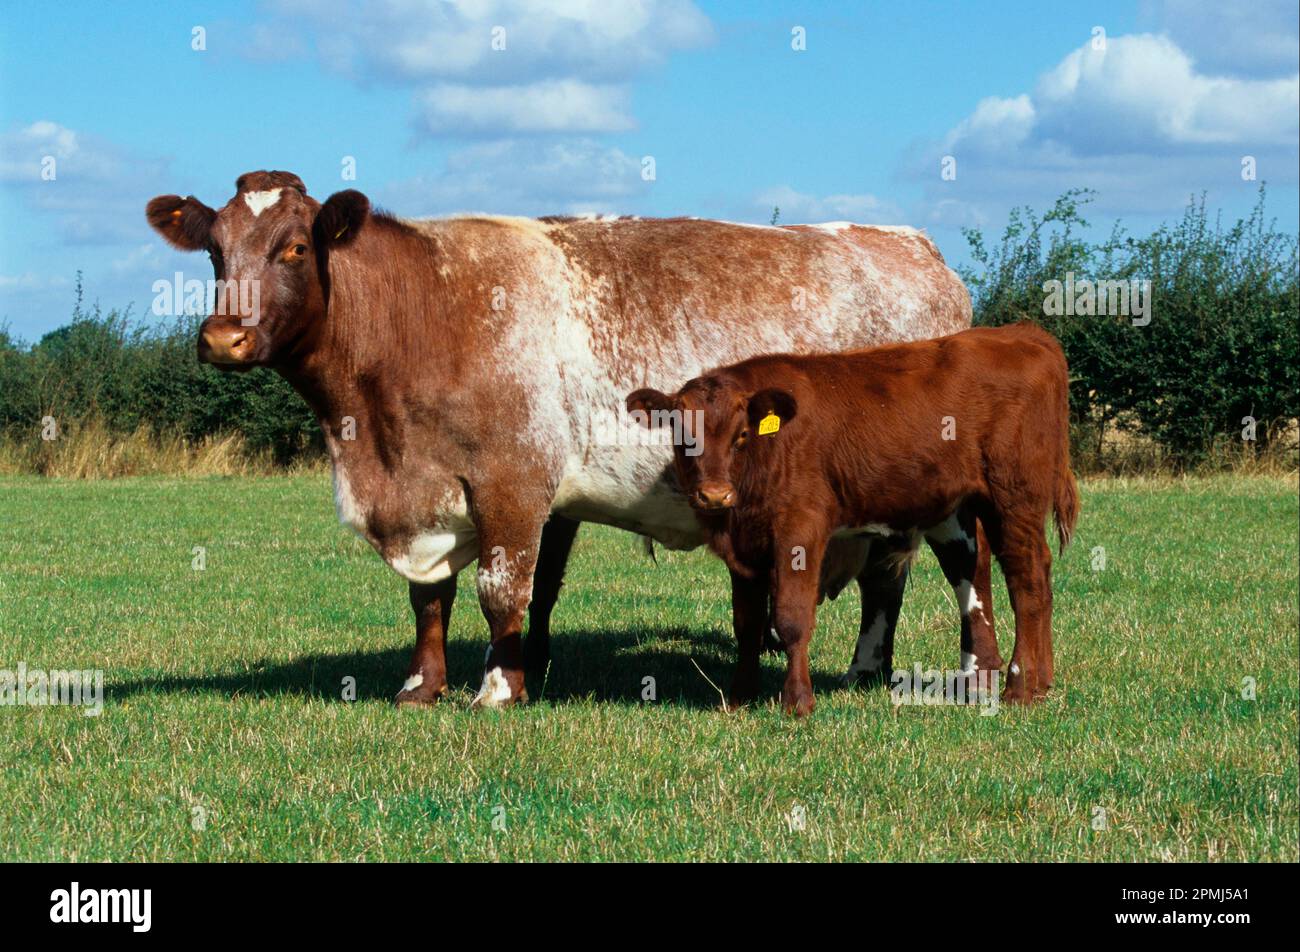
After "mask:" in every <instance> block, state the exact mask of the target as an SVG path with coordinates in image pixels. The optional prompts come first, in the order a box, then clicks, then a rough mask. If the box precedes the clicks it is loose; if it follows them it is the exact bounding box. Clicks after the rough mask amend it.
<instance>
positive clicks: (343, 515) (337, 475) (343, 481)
mask: <svg viewBox="0 0 1300 952" xmlns="http://www.w3.org/2000/svg"><path fill="white" fill-rule="evenodd" d="M333 470H334V511H335V512H336V513H338V517H339V522H341V523H343V525H345V526H348V527H349V528H351V529H352V531H353V532H356V533H358V534H360V535H365V533H366V513H365V510H364V509H362V508H361V503H360V502H358V501H357V497H356V496H354V495H353V494H352V484H351V483H349V482H348V474H347V472H346V471H345V470H344V469H343V467H342V466H340V465H339V464H338V462H335V463H334V466H333Z"/></svg>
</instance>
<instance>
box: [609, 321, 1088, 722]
mask: <svg viewBox="0 0 1300 952" xmlns="http://www.w3.org/2000/svg"><path fill="white" fill-rule="evenodd" d="M1068 396H1069V393H1068V376H1067V368H1066V363H1065V355H1064V354H1063V353H1062V351H1061V347H1060V345H1059V344H1058V343H1057V342H1056V340H1055V339H1054V338H1053V337H1052V336H1051V335H1050V334H1048V333H1047V332H1045V331H1043V330H1041V329H1039V328H1038V327H1035V326H1034V325H1032V324H1016V325H1012V326H1009V327H1001V328H996V329H992V328H977V329H974V330H968V331H963V332H961V333H959V334H953V335H951V336H949V337H940V338H937V339H935V340H928V341H922V342H918V343H908V344H897V345H892V346H886V347H877V348H875V349H872V350H863V351H856V352H849V353H843V354H826V355H820V356H795V355H790V354H777V355H770V356H763V357H755V358H752V359H750V360H746V361H743V362H741V363H738V364H732V365H730V366H728V367H722V368H720V369H718V370H714V371H711V372H709V373H706V374H705V375H704V376H701V377H697V378H695V379H694V380H691V381H690V382H688V383H687V384H686V385H685V386H684V387H682V389H681V390H679V391H678V392H677V393H676V394H673V395H671V396H670V395H667V394H664V393H661V392H660V391H657V390H649V389H643V390H637V391H635V392H634V393H632V394H630V395H629V396H628V398H627V405H628V409H629V411H632V412H633V413H637V412H639V413H640V414H641V416H640V420H641V421H642V422H643V423H645V424H646V425H647V426H651V427H653V426H661V425H663V424H664V423H665V422H668V421H672V422H673V423H674V425H678V426H681V427H683V432H684V433H687V434H689V435H690V439H689V440H682V441H678V445H677V446H676V447H675V449H674V467H675V471H676V476H677V480H678V483H679V484H680V485H681V487H682V489H683V491H684V492H685V494H686V496H687V498H688V499H689V500H690V502H691V504H692V506H693V507H694V509H695V515H696V518H697V519H698V520H699V522H700V525H701V527H702V528H703V530H704V532H705V534H706V535H707V538H708V543H709V546H710V548H712V549H713V551H714V552H715V553H716V554H717V555H719V556H720V557H721V558H722V559H723V560H724V561H725V562H726V564H727V567H728V569H730V571H731V579H732V608H733V612H734V615H735V625H736V635H737V638H738V640H739V643H740V664H739V666H738V668H737V670H736V674H735V678H734V680H733V682H732V685H731V693H730V698H729V700H730V702H731V703H743V702H744V701H746V700H749V699H751V698H752V697H753V696H754V695H755V694H756V692H757V687H758V665H759V653H760V646H761V643H762V636H763V628H762V623H763V621H764V619H766V617H767V612H766V609H767V604H768V598H769V596H770V597H771V598H772V622H773V626H774V627H775V629H776V633H777V636H778V637H779V638H780V640H781V642H782V643H783V645H784V646H785V650H786V654H787V656H788V658H789V664H788V669H787V672H786V679H785V686H784V687H783V688H782V691H781V703H782V706H783V707H784V708H785V710H786V711H788V712H792V713H794V714H807V713H809V712H810V711H811V710H812V709H813V694H812V683H811V681H810V680H809V677H808V641H809V638H810V636H811V634H812V628H813V623H814V618H815V614H816V606H817V601H818V577H819V574H820V568H821V560H822V558H823V554H824V553H825V550H826V547H827V544H828V543H829V542H830V541H831V540H832V539H836V538H842V537H844V536H854V535H870V536H877V537H884V538H885V539H887V540H890V539H897V538H898V537H900V536H901V537H903V538H904V539H905V540H907V542H906V544H905V545H903V546H902V547H901V551H902V553H903V554H902V558H903V559H904V560H906V559H907V558H909V557H910V554H911V553H913V552H914V551H915V549H916V547H917V544H918V543H919V539H920V538H921V537H922V536H924V537H925V538H926V539H928V540H929V542H930V543H931V545H932V546H933V547H934V549H935V552H936V554H937V555H938V556H939V561H940V564H941V565H942V567H943V571H944V574H945V575H946V577H947V579H948V581H949V583H950V584H952V586H953V587H954V589H956V591H957V593H958V605H959V607H960V609H961V613H962V634H963V651H964V652H969V651H970V647H969V645H970V625H971V614H972V612H973V611H975V610H978V609H979V608H980V607H982V606H981V605H980V602H979V599H978V598H977V597H976V596H975V594H974V591H975V590H974V589H973V588H972V581H973V579H974V574H975V563H976V520H979V522H980V523H982V525H983V528H984V531H985V534H986V535H987V537H988V542H989V545H990V547H991V549H992V552H993V554H994V555H995V556H996V557H997V559H998V562H999V563H1000V564H1001V566H1002V570H1003V573H1004V575H1005V576H1006V580H1007V589H1008V591H1009V593H1010V595H1011V605H1012V608H1013V610H1014V612H1015V616H1016V641H1015V649H1014V652H1013V655H1012V659H1011V666H1010V669H1009V672H1008V677H1007V681H1006V688H1005V691H1004V693H1003V700H1004V701H1006V702H1011V703H1016V702H1030V701H1034V700H1037V699H1039V698H1041V697H1042V696H1043V695H1044V694H1045V693H1046V692H1047V689H1048V688H1049V687H1050V685H1051V683H1052V635H1051V612H1052V589H1051V562H1052V557H1051V550H1050V549H1049V548H1048V546H1047V543H1046V541H1045V539H1044V535H1043V525H1044V522H1045V520H1046V518H1047V514H1048V512H1049V511H1051V512H1052V513H1054V515H1055V518H1056V526H1057V533H1058V536H1059V539H1060V545H1061V547H1062V549H1063V548H1064V547H1065V545H1066V543H1067V542H1068V541H1069V539H1070V535H1071V533H1072V532H1073V529H1074V524H1075V520H1076V518H1077V517H1078V513H1079V497H1078V491H1077V488H1076V486H1075V482H1074V476H1073V475H1072V474H1071V472H1070V450H1069V432H1068V430H1069V428H1068V421H1069V407H1068ZM688 450H689V452H688ZM692 453H694V454H695V455H691V454H692ZM864 625H865V620H864ZM861 650H862V646H861V644H860V645H859V653H860V652H861ZM862 660H863V659H861V658H856V657H855V665H856V664H857V663H859V662H860V661H862ZM965 661H966V659H965V658H963V662H964V664H963V666H964V667H965ZM850 672H852V669H850Z"/></svg>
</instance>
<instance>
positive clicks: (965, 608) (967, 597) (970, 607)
mask: <svg viewBox="0 0 1300 952" xmlns="http://www.w3.org/2000/svg"><path fill="white" fill-rule="evenodd" d="M957 607H958V608H959V609H961V613H962V614H963V615H969V614H971V613H973V612H977V611H979V610H980V609H981V608H983V607H984V603H983V602H981V601H980V597H979V595H978V594H976V592H975V586H973V585H971V583H970V579H965V578H964V579H962V580H961V581H960V582H958V583H957Z"/></svg>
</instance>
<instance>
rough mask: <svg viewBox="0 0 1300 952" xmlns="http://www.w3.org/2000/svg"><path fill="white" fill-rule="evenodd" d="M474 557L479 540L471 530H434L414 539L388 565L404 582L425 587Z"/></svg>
mask: <svg viewBox="0 0 1300 952" xmlns="http://www.w3.org/2000/svg"><path fill="white" fill-rule="evenodd" d="M477 554H478V538H477V536H476V534H475V533H474V531H473V529H472V528H471V529H468V530H466V529H456V530H445V529H434V530H430V531H428V532H421V533H418V534H417V535H415V536H414V537H413V538H412V539H411V541H410V542H409V543H408V544H407V546H406V550H405V551H404V552H399V553H398V554H396V555H394V556H392V557H390V558H389V559H388V564H389V565H391V566H392V567H393V570H394V571H396V572H397V574H398V575H401V576H402V577H403V578H405V579H408V580H409V581H412V582H422V583H425V584H428V583H431V582H441V581H442V580H443V579H447V578H450V577H451V576H453V575H455V574H456V573H457V572H459V571H460V570H461V569H463V568H464V567H465V566H467V565H469V563H470V562H472V561H474V556H475V555H477Z"/></svg>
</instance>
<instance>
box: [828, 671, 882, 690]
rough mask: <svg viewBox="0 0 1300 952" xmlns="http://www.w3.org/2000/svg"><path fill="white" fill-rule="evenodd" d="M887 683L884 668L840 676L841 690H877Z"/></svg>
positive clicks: (851, 672)
mask: <svg viewBox="0 0 1300 952" xmlns="http://www.w3.org/2000/svg"><path fill="white" fill-rule="evenodd" d="M888 682H889V678H888V677H886V675H885V669H884V668H877V669H876V670H875V671H845V672H844V673H843V674H841V675H840V687H842V688H864V689H865V688H878V687H880V686H881V685H882V684H886V683H888Z"/></svg>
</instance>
